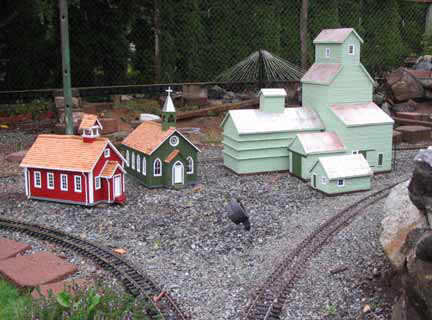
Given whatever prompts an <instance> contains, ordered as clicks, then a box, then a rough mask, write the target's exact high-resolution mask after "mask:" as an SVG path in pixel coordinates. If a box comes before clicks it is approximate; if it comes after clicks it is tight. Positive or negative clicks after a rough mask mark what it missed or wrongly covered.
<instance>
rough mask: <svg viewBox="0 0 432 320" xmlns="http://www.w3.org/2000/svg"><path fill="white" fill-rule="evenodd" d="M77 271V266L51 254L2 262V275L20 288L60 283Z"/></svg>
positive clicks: (0, 271)
mask: <svg viewBox="0 0 432 320" xmlns="http://www.w3.org/2000/svg"><path fill="white" fill-rule="evenodd" d="M77 271H78V268H77V267H76V266H75V265H73V264H71V263H68V262H66V261H64V260H62V259H60V258H59V257H57V256H56V255H54V254H52V253H49V252H38V253H35V254H32V255H29V256H19V257H16V258H11V259H7V260H3V261H0V275H3V276H4V277H5V278H6V279H9V280H10V281H11V282H12V283H14V284H15V285H17V286H19V287H35V286H37V285H41V284H46V283H51V282H56V281H60V280H63V279H65V278H66V277H67V276H69V275H71V274H74V273H75V272H77Z"/></svg>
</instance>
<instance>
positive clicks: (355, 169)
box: [319, 154, 373, 180]
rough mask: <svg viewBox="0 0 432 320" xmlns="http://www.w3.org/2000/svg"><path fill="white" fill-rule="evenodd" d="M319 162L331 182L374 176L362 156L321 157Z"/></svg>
mask: <svg viewBox="0 0 432 320" xmlns="http://www.w3.org/2000/svg"><path fill="white" fill-rule="evenodd" d="M319 162H320V163H321V166H322V167H323V169H324V171H325V173H326V174H327V177H328V178H329V180H335V179H344V178H353V177H365V176H371V175H373V172H372V169H371V168H370V167H369V164H368V162H367V161H366V159H365V158H364V157H363V155H361V154H348V155H340V156H331V157H321V158H319Z"/></svg>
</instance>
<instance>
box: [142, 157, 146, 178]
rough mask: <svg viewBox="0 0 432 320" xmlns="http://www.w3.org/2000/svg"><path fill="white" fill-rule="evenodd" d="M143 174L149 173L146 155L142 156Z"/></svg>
mask: <svg viewBox="0 0 432 320" xmlns="http://www.w3.org/2000/svg"><path fill="white" fill-rule="evenodd" d="M142 174H143V175H144V176H145V175H147V159H146V157H143V158H142Z"/></svg>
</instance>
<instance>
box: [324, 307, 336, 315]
mask: <svg viewBox="0 0 432 320" xmlns="http://www.w3.org/2000/svg"><path fill="white" fill-rule="evenodd" d="M324 313H325V315H326V316H335V315H336V314H337V309H336V306H335V305H332V304H328V305H327V306H326V307H325V308H324Z"/></svg>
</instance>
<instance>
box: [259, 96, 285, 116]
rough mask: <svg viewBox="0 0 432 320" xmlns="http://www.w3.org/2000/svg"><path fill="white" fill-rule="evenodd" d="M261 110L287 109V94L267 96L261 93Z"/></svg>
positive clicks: (278, 110)
mask: <svg viewBox="0 0 432 320" xmlns="http://www.w3.org/2000/svg"><path fill="white" fill-rule="evenodd" d="M259 108H260V111H262V112H277V113H281V112H283V111H284V109H285V96H265V95H264V94H260V106H259Z"/></svg>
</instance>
